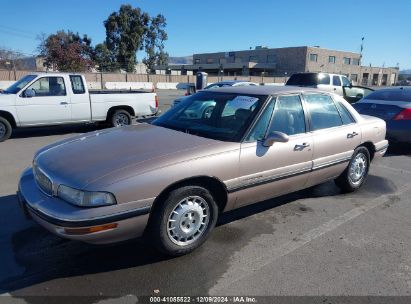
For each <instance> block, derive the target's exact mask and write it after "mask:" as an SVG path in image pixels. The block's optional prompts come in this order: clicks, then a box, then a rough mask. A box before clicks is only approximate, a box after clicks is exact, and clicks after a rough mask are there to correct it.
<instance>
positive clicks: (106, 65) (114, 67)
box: [93, 43, 120, 72]
mask: <svg viewBox="0 0 411 304" xmlns="http://www.w3.org/2000/svg"><path fill="white" fill-rule="evenodd" d="M93 59H94V62H95V63H96V65H98V69H99V71H101V72H110V71H118V70H119V69H120V65H119V64H118V62H117V60H116V58H113V56H112V53H111V52H110V50H109V49H108V48H107V45H106V44H105V43H99V44H97V45H96V47H95V49H94V58H93Z"/></svg>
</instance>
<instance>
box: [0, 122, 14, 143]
mask: <svg viewBox="0 0 411 304" xmlns="http://www.w3.org/2000/svg"><path fill="white" fill-rule="evenodd" d="M11 131H12V127H11V124H10V123H9V121H8V120H7V119H5V118H3V117H0V142H2V141H5V140H6V139H9V138H10V136H11Z"/></svg>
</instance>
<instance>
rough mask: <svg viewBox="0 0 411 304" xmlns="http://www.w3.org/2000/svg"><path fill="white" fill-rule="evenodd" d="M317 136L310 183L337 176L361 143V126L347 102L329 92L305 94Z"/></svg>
mask: <svg viewBox="0 0 411 304" xmlns="http://www.w3.org/2000/svg"><path fill="white" fill-rule="evenodd" d="M304 100H305V103H306V105H307V110H308V113H309V117H310V129H311V134H312V137H313V169H312V170H313V172H312V173H311V178H310V183H309V184H310V185H313V184H316V183H319V182H322V181H325V180H328V179H332V178H335V177H336V176H338V175H340V174H341V173H342V171H344V169H345V168H346V166H347V164H348V162H349V160H350V159H351V156H352V154H353V152H354V149H355V148H356V147H357V146H359V145H360V143H361V128H360V127H359V126H358V124H357V123H356V121H355V119H354V117H352V115H351V114H350V112H349V111H348V110H347V109H346V108H345V106H344V105H343V103H341V102H339V101H338V100H335V101H334V100H333V99H332V98H331V96H330V95H328V94H318V93H312V94H305V95H304Z"/></svg>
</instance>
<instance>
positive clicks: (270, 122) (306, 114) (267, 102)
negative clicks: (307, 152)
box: [241, 93, 311, 143]
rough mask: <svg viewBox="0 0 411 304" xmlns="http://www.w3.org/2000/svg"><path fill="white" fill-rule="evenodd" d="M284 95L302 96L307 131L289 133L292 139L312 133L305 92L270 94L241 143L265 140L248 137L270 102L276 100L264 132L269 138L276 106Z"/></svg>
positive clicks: (265, 136)
mask: <svg viewBox="0 0 411 304" xmlns="http://www.w3.org/2000/svg"><path fill="white" fill-rule="evenodd" d="M283 96H298V97H299V98H300V102H301V107H302V109H303V112H304V122H305V132H304V133H298V134H293V135H288V137H289V138H290V139H292V138H298V137H300V136H303V135H307V134H308V133H311V129H310V124H309V119H308V112H307V110H308V109H307V108H306V104H305V100H304V98H303V94H301V93H288V94H278V95H270V96H268V98H267V100H266V104H265V105H264V106H263V107H261V109H260V113H258V114H257V115H256V117H255V119H254V121H253V122H252V123H251V124H250V127H249V129H248V130H247V131H246V133H245V136H244V137H243V138H242V140H241V143H258V142H263V141H264V140H246V138H248V136H249V135H250V133H251V131H252V130H253V129H254V126H255V125H256V124H257V123H258V121H259V120H260V118H261V116H262V115H263V113H264V111H265V110H266V109H267V107H268V106H269V104H270V102H274V103H275V104H274V108H273V111H272V112H271V116H270V120H269V123H268V127H267V128H266V130H265V133H264V139H265V138H267V135H268V130H269V129H270V127H271V124H272V121H273V118H274V113H275V109H276V106H277V101H278V98H279V97H283Z"/></svg>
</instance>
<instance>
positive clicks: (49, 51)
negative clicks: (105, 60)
mask: <svg viewBox="0 0 411 304" xmlns="http://www.w3.org/2000/svg"><path fill="white" fill-rule="evenodd" d="M39 39H40V45H39V47H38V49H39V52H40V55H41V56H44V58H45V65H46V66H47V67H48V68H50V69H53V70H58V71H62V72H66V71H70V72H83V71H88V70H90V69H91V68H92V67H93V66H94V62H93V57H94V49H93V47H92V46H91V39H90V38H89V37H88V36H87V35H83V36H82V37H81V36H80V35H79V34H78V33H73V32H71V31H67V32H66V31H58V32H57V33H55V34H51V35H49V36H47V37H46V36H45V35H44V34H43V35H42V36H41V37H40V38H39Z"/></svg>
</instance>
